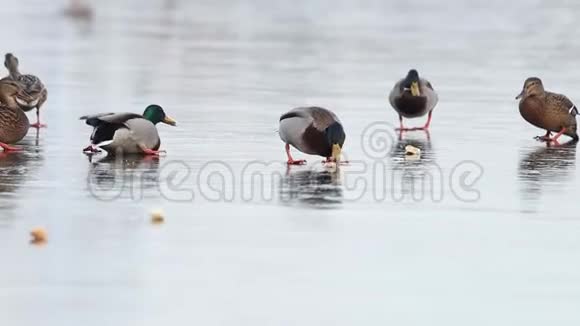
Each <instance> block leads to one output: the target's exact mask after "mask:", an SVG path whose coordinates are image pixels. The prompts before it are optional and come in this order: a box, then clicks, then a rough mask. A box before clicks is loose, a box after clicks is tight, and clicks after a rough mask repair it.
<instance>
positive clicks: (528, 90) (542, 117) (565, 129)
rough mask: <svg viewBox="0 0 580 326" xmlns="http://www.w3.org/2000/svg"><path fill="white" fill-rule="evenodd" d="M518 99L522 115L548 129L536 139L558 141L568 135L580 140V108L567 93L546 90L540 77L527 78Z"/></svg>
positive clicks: (539, 126)
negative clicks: (579, 125)
mask: <svg viewBox="0 0 580 326" xmlns="http://www.w3.org/2000/svg"><path fill="white" fill-rule="evenodd" d="M516 100H520V104H519V109H520V114H521V115H522V117H523V118H524V119H525V120H526V121H527V122H529V123H531V124H532V125H534V126H536V127H538V128H542V129H545V130H546V134H545V135H544V136H538V137H536V139H538V140H541V141H546V142H556V143H557V142H558V138H560V136H562V135H567V136H569V137H572V139H574V140H575V141H577V140H578V134H577V124H576V116H577V115H578V108H577V107H576V105H574V103H572V101H570V99H568V98H567V97H566V96H565V95H562V94H557V93H552V92H548V91H546V90H545V89H544V85H543V83H542V80H541V79H540V78H538V77H530V78H528V79H526V81H525V82H524V87H523V89H522V91H521V92H520V94H519V95H518V96H517V97H516ZM552 132H555V133H556V135H554V137H551V136H552Z"/></svg>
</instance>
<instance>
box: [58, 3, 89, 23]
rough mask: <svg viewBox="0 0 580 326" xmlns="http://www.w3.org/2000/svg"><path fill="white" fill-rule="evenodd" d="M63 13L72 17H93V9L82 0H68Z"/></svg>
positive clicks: (85, 18)
mask: <svg viewBox="0 0 580 326" xmlns="http://www.w3.org/2000/svg"><path fill="white" fill-rule="evenodd" d="M63 14H64V15H65V16H69V17H71V18H74V19H81V20H90V19H92V18H93V9H92V8H91V6H90V5H89V4H87V3H85V2H84V1H82V0H70V1H69V6H68V7H67V8H65V9H64V11H63Z"/></svg>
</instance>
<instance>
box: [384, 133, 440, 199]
mask: <svg viewBox="0 0 580 326" xmlns="http://www.w3.org/2000/svg"><path fill="white" fill-rule="evenodd" d="M417 135H419V134H417ZM423 135H424V137H423V138H421V137H419V136H416V137H414V138H406V139H403V138H402V137H399V140H398V142H397V143H396V144H395V146H393V148H392V150H391V152H390V157H391V169H392V170H391V171H390V172H391V174H390V176H391V178H392V181H393V187H394V189H393V193H394V194H398V195H397V196H396V197H395V199H396V200H403V199H404V197H407V196H411V197H412V199H413V200H415V201H417V200H423V199H425V196H430V199H431V200H433V201H440V200H441V199H442V196H443V182H444V180H443V172H442V171H441V168H439V166H438V165H437V160H436V157H435V151H434V150H433V147H432V145H431V139H430V136H429V132H425V133H423V134H422V135H421V136H423ZM407 145H411V146H414V147H417V148H419V149H420V150H421V154H420V155H406V154H405V147H406V146H407Z"/></svg>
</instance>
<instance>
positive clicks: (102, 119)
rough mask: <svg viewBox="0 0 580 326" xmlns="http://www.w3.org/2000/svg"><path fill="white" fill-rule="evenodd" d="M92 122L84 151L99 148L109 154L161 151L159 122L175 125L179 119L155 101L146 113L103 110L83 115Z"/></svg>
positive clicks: (153, 153) (87, 121) (149, 153)
mask: <svg viewBox="0 0 580 326" xmlns="http://www.w3.org/2000/svg"><path fill="white" fill-rule="evenodd" d="M80 119H81V120H85V121H86V123H87V124H88V125H89V126H92V127H93V128H94V129H93V133H92V134H91V144H90V145H89V146H88V147H86V148H85V149H84V150H83V151H84V152H91V153H94V152H98V151H100V149H104V150H105V151H107V152H108V153H109V154H112V155H114V154H116V153H118V152H121V153H123V154H147V155H158V154H159V153H161V152H163V151H159V147H160V146H161V139H160V138H159V133H158V132H157V127H156V125H157V124H158V123H160V122H161V123H165V124H168V125H170V126H175V125H176V122H175V120H173V119H172V118H170V117H169V116H167V115H166V114H165V111H163V108H162V107H161V106H159V105H156V104H151V105H149V106H148V107H147V108H146V109H145V111H144V112H143V114H142V115H141V114H136V113H101V114H96V115H88V116H83V117H81V118H80Z"/></svg>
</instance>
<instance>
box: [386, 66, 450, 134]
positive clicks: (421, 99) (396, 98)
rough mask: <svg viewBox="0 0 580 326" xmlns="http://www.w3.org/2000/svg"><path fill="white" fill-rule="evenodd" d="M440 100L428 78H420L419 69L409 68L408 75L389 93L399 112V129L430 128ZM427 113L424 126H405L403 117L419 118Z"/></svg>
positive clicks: (393, 104) (390, 100)
mask: <svg viewBox="0 0 580 326" xmlns="http://www.w3.org/2000/svg"><path fill="white" fill-rule="evenodd" d="M438 101H439V97H438V96H437V92H435V90H434V89H433V86H432V85H431V83H430V82H429V81H428V80H427V79H424V78H420V77H419V73H418V72H417V70H415V69H411V70H409V72H408V73H407V76H406V77H405V78H403V79H401V80H399V81H398V82H397V83H396V84H395V86H394V87H393V89H392V90H391V93H390V94H389V102H390V103H391V106H392V107H393V108H394V109H395V111H397V113H398V114H399V125H400V127H399V128H398V129H397V130H399V131H412V130H429V126H430V125H431V118H432V116H433V109H434V108H435V105H437V102H438ZM426 114H427V115H428V117H427V122H426V123H425V125H424V126H423V127H418V128H405V127H404V126H403V118H418V117H422V116H424V115H426Z"/></svg>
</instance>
